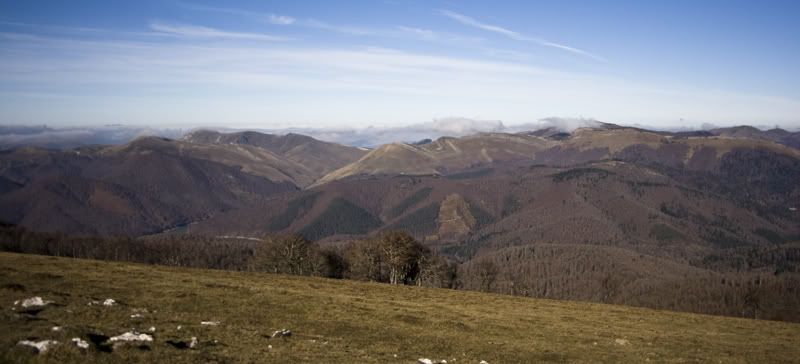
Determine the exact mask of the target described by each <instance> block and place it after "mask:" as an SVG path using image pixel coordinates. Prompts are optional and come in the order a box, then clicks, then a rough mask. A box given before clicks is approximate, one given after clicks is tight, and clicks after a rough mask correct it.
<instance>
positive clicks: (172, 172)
mask: <svg viewBox="0 0 800 364" xmlns="http://www.w3.org/2000/svg"><path fill="white" fill-rule="evenodd" d="M248 148H249V147H248ZM288 167H290V166H289V165H286V164H285V163H283V162H282V161H280V160H279V159H275V158H274V156H272V155H270V154H269V152H268V151H262V150H259V149H258V148H253V149H252V150H247V148H245V147H242V148H239V147H237V149H236V150H233V149H231V148H223V147H217V146H212V147H198V146H196V145H187V144H183V143H180V142H174V141H169V140H162V139H158V138H144V139H138V140H136V141H134V142H131V143H129V144H127V145H124V146H120V147H94V148H80V149H76V150H72V151H63V152H62V151H49V150H42V149H18V150H12V151H7V152H3V154H2V157H0V175H2V176H3V178H4V179H5V180H7V181H11V182H12V183H13V184H12V185H11V188H10V190H9V191H7V192H6V193H4V194H2V195H0V204H2V205H3V206H6V207H8V208H4V209H2V211H0V220H3V221H6V222H10V223H15V224H21V225H24V226H28V227H31V228H34V229H36V230H40V231H53V232H63V233H91V234H126V235H128V234H132V235H141V234H148V233H155V232H160V231H162V230H165V229H169V228H173V227H176V226H180V225H185V224H188V223H191V222H194V221H198V220H202V219H205V218H208V217H209V216H213V215H214V214H216V213H220V212H222V211H226V210H230V209H234V208H240V207H242V206H244V205H246V204H248V203H251V201H253V200H259V199H263V198H267V197H268V196H270V195H273V194H276V193H281V192H286V191H292V190H296V189H297V187H296V186H295V184H294V183H293V182H294V180H295V177H294V176H293V173H295V172H296V173H297V174H296V176H301V175H302V170H301V169H299V168H297V169H295V170H292V169H291V168H288ZM7 184H8V183H7Z"/></svg>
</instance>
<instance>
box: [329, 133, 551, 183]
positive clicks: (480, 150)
mask: <svg viewBox="0 0 800 364" xmlns="http://www.w3.org/2000/svg"><path fill="white" fill-rule="evenodd" d="M552 144H553V142H552V141H550V140H547V139H544V138H540V137H536V136H530V135H523V134H502V133H484V134H476V135H473V136H467V137H463V138H449V137H442V138H439V139H437V140H435V141H432V142H429V143H424V144H404V143H394V144H388V145H384V146H382V147H379V148H376V149H375V150H373V151H371V152H370V153H369V154H367V155H365V156H364V157H363V158H361V159H359V160H358V161H356V162H354V163H352V164H350V165H347V166H345V167H342V168H340V169H338V170H336V171H333V172H331V173H329V174H327V175H326V176H324V177H322V178H321V179H320V180H319V181H318V182H317V183H315V185H319V184H323V183H326V182H330V181H333V180H337V179H342V178H347V177H349V176H358V175H375V174H408V175H424V174H445V173H448V172H453V171H459V170H463V169H468V168H475V167H478V166H481V165H491V164H493V163H501V162H510V161H520V160H530V159H531V158H532V156H533V155H534V154H535V153H536V152H537V151H540V150H543V149H545V148H548V147H549V146H551V145H552Z"/></svg>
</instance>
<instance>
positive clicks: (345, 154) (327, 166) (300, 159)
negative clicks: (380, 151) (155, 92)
mask: <svg viewBox="0 0 800 364" xmlns="http://www.w3.org/2000/svg"><path fill="white" fill-rule="evenodd" d="M183 140H184V141H187V142H190V143H196V144H229V145H230V144H236V145H249V146H253V147H258V148H262V149H266V150H268V151H270V152H272V153H274V154H276V155H279V156H281V157H283V158H285V159H286V160H288V161H291V162H294V163H296V164H298V165H300V166H303V167H305V168H307V169H308V170H309V171H311V172H312V176H311V177H312V178H313V179H318V178H320V177H322V176H323V175H325V174H326V173H328V172H330V171H332V170H335V169H338V168H341V167H343V166H345V165H347V164H349V163H352V162H354V161H356V160H358V159H359V158H361V157H362V156H364V155H365V154H366V153H367V152H366V151H365V150H363V149H361V148H356V147H350V146H344V145H341V144H336V143H328V142H323V141H320V140H316V139H314V138H311V137H309V136H305V135H300V134H293V133H289V134H286V135H271V134H263V133H258V132H254V131H244V132H237V133H219V132H215V131H210V130H198V131H194V132H192V133H189V134H187V135H186V136H184V137H183Z"/></svg>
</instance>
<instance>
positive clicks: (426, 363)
mask: <svg viewBox="0 0 800 364" xmlns="http://www.w3.org/2000/svg"><path fill="white" fill-rule="evenodd" d="M417 364H433V360H430V359H428V358H419V359H417Z"/></svg>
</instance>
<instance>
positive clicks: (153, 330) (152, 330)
mask: <svg viewBox="0 0 800 364" xmlns="http://www.w3.org/2000/svg"><path fill="white" fill-rule="evenodd" d="M147 331H150V332H156V327H155V326H150V328H149V329H147Z"/></svg>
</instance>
